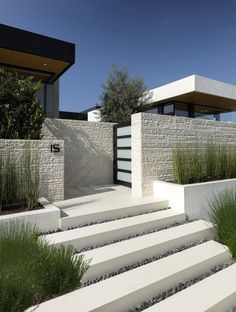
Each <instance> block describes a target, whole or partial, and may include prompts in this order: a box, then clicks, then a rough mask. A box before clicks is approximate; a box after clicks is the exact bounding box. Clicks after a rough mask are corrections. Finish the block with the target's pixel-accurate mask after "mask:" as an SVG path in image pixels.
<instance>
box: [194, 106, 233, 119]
mask: <svg viewBox="0 0 236 312" xmlns="http://www.w3.org/2000/svg"><path fill="white" fill-rule="evenodd" d="M226 112H227V111H225V110H223V109H219V108H214V107H206V106H200V105H194V118H197V119H207V120H221V119H222V117H223V116H222V114H223V113H226Z"/></svg>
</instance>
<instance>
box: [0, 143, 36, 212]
mask: <svg viewBox="0 0 236 312" xmlns="http://www.w3.org/2000/svg"><path fill="white" fill-rule="evenodd" d="M39 180H40V179H39V157H38V153H36V152H35V153H34V155H31V152H30V148H29V145H26V146H25V149H24V153H23V155H22V157H21V159H20V160H19V161H18V162H17V161H16V159H15V157H14V155H13V154H12V153H11V152H10V151H9V150H5V151H2V154H0V211H1V210H2V209H7V208H8V207H9V208H12V207H15V208H24V209H25V210H32V209H34V208H37V207H38V199H39Z"/></svg>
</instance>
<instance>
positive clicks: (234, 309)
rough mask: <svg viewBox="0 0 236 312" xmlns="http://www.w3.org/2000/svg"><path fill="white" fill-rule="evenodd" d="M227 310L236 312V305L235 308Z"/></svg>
mask: <svg viewBox="0 0 236 312" xmlns="http://www.w3.org/2000/svg"><path fill="white" fill-rule="evenodd" d="M227 312H236V307H234V308H232V309H230V310H228V311H227Z"/></svg>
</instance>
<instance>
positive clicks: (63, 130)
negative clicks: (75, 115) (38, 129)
mask: <svg viewBox="0 0 236 312" xmlns="http://www.w3.org/2000/svg"><path fill="white" fill-rule="evenodd" d="M43 135H44V137H43V139H49V138H53V139H60V140H64V143H65V190H66V192H67V191H68V192H69V193H71V190H72V192H73V190H75V191H76V190H77V189H78V188H81V187H83V186H94V185H104V184H110V183H113V124H112V123H104V122H89V121H81V120H67V119H49V118H47V119H46V120H45V122H44V126H43Z"/></svg>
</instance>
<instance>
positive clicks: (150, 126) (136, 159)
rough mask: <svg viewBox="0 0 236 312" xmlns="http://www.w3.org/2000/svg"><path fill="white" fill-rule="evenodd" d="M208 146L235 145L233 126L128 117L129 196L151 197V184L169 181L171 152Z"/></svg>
mask: <svg viewBox="0 0 236 312" xmlns="http://www.w3.org/2000/svg"><path fill="white" fill-rule="evenodd" d="M210 141H212V142H217V143H222V144H233V145H236V124H234V123H226V122H219V121H208V120H200V119H193V118H185V117H176V116H167V115H157V114H150V113H138V114H134V115H132V192H133V194H135V195H151V194H152V191H153V181H154V180H157V179H159V180H163V181H173V162H172V148H173V147H175V146H177V145H178V144H180V145H181V146H183V145H185V146H187V147H191V144H192V145H195V144H196V143H197V144H198V146H199V147H201V146H204V145H205V144H207V143H209V142H210Z"/></svg>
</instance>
